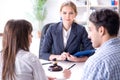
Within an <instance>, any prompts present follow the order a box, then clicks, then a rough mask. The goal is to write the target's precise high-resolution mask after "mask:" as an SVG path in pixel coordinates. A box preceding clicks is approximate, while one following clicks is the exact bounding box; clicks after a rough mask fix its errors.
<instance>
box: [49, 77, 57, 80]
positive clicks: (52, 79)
mask: <svg viewBox="0 0 120 80" xmlns="http://www.w3.org/2000/svg"><path fill="white" fill-rule="evenodd" d="M48 80H56V78H54V77H48Z"/></svg>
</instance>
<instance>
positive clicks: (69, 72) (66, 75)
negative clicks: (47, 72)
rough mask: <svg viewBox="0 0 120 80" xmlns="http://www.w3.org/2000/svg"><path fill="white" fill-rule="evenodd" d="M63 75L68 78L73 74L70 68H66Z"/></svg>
mask: <svg viewBox="0 0 120 80" xmlns="http://www.w3.org/2000/svg"><path fill="white" fill-rule="evenodd" d="M63 76H64V78H66V79H68V78H70V76H71V71H70V70H68V69H65V70H64V71H63Z"/></svg>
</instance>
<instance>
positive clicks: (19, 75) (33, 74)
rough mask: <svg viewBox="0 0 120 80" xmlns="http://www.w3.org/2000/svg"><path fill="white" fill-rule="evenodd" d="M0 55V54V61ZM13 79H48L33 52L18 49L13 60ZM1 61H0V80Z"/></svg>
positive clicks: (0, 73) (0, 71)
mask: <svg viewBox="0 0 120 80" xmlns="http://www.w3.org/2000/svg"><path fill="white" fill-rule="evenodd" d="M1 59H2V57H1V55H0V61H2V60H1ZM15 73H16V76H15V80H48V79H47V77H46V75H45V72H44V70H43V68H42V65H41V63H40V61H39V59H38V58H37V57H36V56H34V54H32V53H30V52H28V51H24V50H20V51H19V52H18V53H17V55H16V60H15ZM1 75H2V62H0V80H1Z"/></svg>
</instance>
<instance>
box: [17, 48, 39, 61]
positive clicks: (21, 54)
mask: <svg viewBox="0 0 120 80" xmlns="http://www.w3.org/2000/svg"><path fill="white" fill-rule="evenodd" d="M16 58H17V59H22V60H25V61H28V60H29V61H32V62H34V61H36V60H38V58H37V56H35V55H34V54H33V53H31V52H29V51H25V50H19V51H18V53H17V56H16Z"/></svg>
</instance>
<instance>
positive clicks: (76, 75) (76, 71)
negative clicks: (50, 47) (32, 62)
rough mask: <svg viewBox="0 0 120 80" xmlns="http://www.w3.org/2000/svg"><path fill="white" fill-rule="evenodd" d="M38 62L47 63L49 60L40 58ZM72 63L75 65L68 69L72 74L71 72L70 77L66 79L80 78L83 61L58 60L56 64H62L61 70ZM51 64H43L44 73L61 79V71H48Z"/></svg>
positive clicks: (75, 79)
mask: <svg viewBox="0 0 120 80" xmlns="http://www.w3.org/2000/svg"><path fill="white" fill-rule="evenodd" d="M40 62H41V63H47V62H50V61H46V60H42V59H40ZM73 64H76V65H75V66H74V67H73V68H71V69H70V70H71V73H72V74H71V77H70V79H67V80H80V77H81V73H82V71H83V65H84V62H80V63H78V62H68V61H58V65H60V66H62V68H63V70H64V69H67V68H69V67H70V66H71V65H73ZM51 65H52V64H46V65H43V68H44V70H45V73H46V75H47V76H52V77H56V78H58V80H63V79H61V78H63V73H62V72H63V71H58V72H50V71H48V67H49V66H51Z"/></svg>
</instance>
